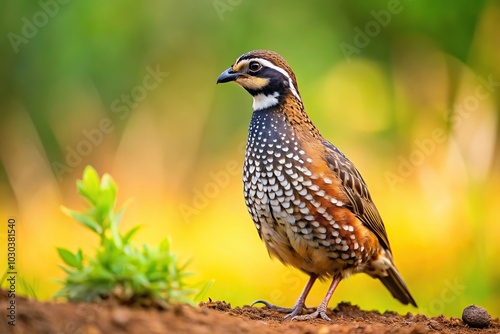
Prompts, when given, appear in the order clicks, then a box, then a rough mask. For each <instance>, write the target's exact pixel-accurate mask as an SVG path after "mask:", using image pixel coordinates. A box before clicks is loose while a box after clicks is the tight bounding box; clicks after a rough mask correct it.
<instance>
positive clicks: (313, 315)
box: [292, 307, 332, 321]
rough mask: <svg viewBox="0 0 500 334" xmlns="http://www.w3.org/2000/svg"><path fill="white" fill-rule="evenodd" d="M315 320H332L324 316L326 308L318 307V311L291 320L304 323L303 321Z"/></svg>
mask: <svg viewBox="0 0 500 334" xmlns="http://www.w3.org/2000/svg"><path fill="white" fill-rule="evenodd" d="M316 318H322V319H324V320H326V321H332V319H330V317H329V316H327V315H326V307H325V308H322V307H318V309H317V310H316V311H314V312H313V313H309V314H303V315H296V316H294V317H292V320H298V321H304V320H313V319H316Z"/></svg>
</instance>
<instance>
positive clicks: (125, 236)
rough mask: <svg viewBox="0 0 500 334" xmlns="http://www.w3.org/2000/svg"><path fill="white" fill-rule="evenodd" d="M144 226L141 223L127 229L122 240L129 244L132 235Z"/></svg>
mask: <svg viewBox="0 0 500 334" xmlns="http://www.w3.org/2000/svg"><path fill="white" fill-rule="evenodd" d="M141 228H142V226H141V225H137V226H134V227H132V228H131V229H130V230H128V231H127V233H125V235H124V236H123V237H122V241H123V243H124V244H128V242H129V241H130V238H132V236H133V235H134V234H135V233H136V232H137V231H138V230H140V229H141Z"/></svg>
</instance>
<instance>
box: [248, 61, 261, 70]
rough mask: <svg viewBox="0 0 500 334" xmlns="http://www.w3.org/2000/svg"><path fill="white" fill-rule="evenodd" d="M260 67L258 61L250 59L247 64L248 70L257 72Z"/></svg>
mask: <svg viewBox="0 0 500 334" xmlns="http://www.w3.org/2000/svg"><path fill="white" fill-rule="evenodd" d="M261 68H262V65H261V64H260V63H259V62H256V61H252V62H250V64H248V69H249V70H250V72H257V71H258V70H260V69H261Z"/></svg>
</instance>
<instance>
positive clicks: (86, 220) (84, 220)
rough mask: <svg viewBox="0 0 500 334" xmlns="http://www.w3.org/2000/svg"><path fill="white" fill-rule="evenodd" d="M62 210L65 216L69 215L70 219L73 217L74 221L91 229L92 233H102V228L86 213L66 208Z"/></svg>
mask: <svg viewBox="0 0 500 334" xmlns="http://www.w3.org/2000/svg"><path fill="white" fill-rule="evenodd" d="M61 210H62V211H63V212H64V213H65V214H67V215H69V216H70V217H72V218H73V219H75V220H76V221H78V222H79V223H80V224H82V225H83V226H86V227H88V228H89V229H91V230H92V231H94V232H96V233H98V234H101V233H102V227H101V226H100V225H99V224H98V223H97V222H96V221H95V220H94V219H93V218H92V217H90V216H89V215H87V214H85V213H80V212H76V211H73V210H70V209H67V208H65V207H62V209H61Z"/></svg>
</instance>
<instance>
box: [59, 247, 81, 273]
mask: <svg viewBox="0 0 500 334" xmlns="http://www.w3.org/2000/svg"><path fill="white" fill-rule="evenodd" d="M57 252H58V253H59V256H60V257H61V259H62V260H63V261H64V263H66V264H67V265H68V266H70V267H73V268H76V269H81V268H82V262H81V260H79V259H78V256H77V255H75V254H73V253H71V252H70V251H69V250H67V249H65V248H57Z"/></svg>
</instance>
